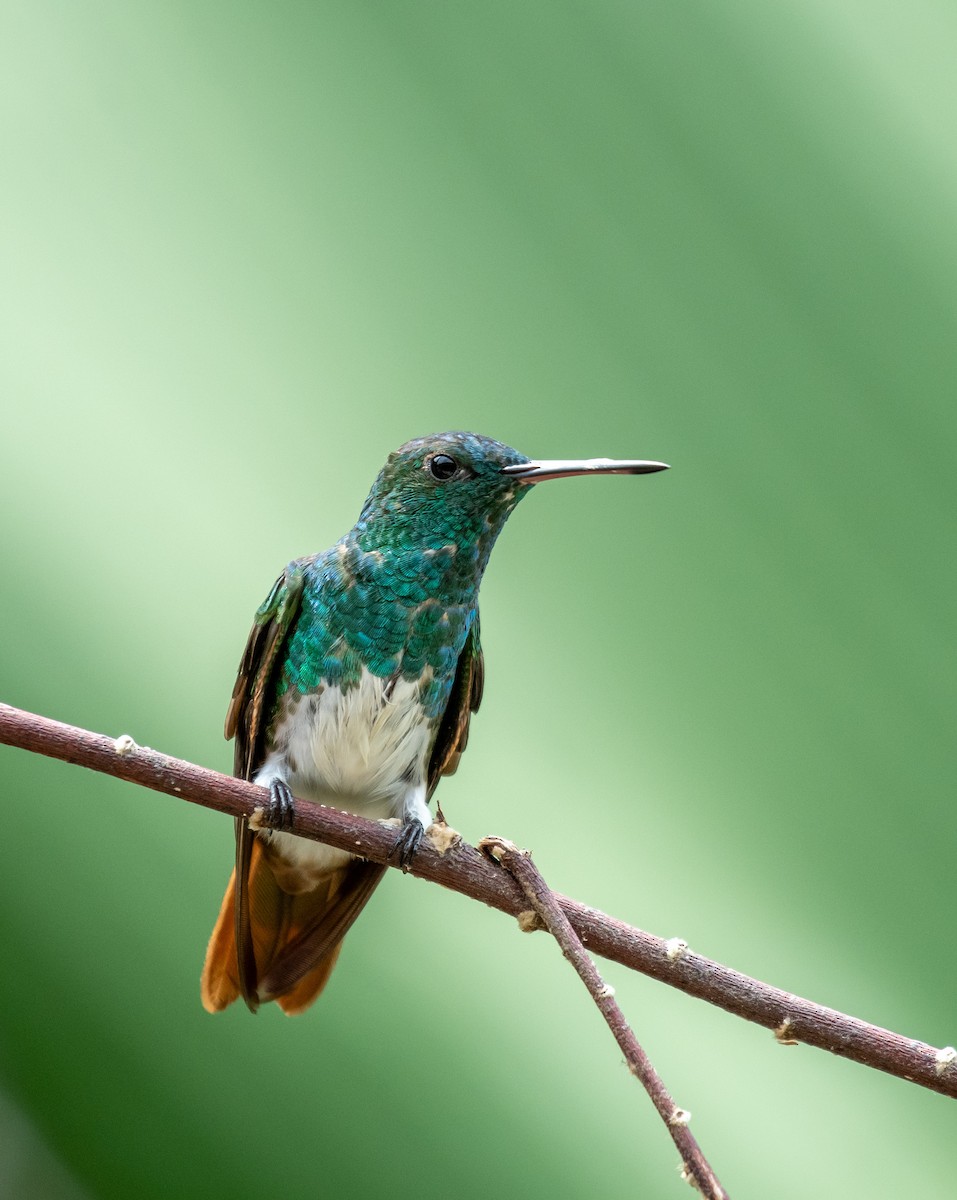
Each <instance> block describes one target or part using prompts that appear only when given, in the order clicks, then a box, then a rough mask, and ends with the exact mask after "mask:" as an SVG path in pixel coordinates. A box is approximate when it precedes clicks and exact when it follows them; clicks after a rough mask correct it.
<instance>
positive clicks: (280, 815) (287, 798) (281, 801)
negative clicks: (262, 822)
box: [266, 778, 296, 829]
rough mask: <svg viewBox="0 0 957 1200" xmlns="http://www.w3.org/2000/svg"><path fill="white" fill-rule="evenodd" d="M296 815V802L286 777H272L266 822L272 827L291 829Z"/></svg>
mask: <svg viewBox="0 0 957 1200" xmlns="http://www.w3.org/2000/svg"><path fill="white" fill-rule="evenodd" d="M295 816H296V808H295V802H294V800H293V796H292V792H291V791H290V790H289V784H288V783H286V781H285V779H278V778H275V779H270V781H269V804H268V805H267V806H266V824H267V825H268V826H269V828H270V829H291V828H292V823H293V820H294V818H295Z"/></svg>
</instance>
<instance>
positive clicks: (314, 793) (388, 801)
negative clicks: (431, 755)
mask: <svg viewBox="0 0 957 1200" xmlns="http://www.w3.org/2000/svg"><path fill="white" fill-rule="evenodd" d="M418 694H419V685H418V682H411V683H410V682H408V681H406V680H404V679H399V680H396V681H395V682H394V683H393V684H391V686H390V681H389V680H386V679H380V678H378V677H377V676H375V675H371V674H369V672H368V671H366V670H363V673H362V678H361V679H360V681H359V683H358V684H357V685H356V686H355V687H352V688H350V689H349V690H348V691H345V692H343V691H342V689H341V688H339V687H326V688H324V689H323V691H322V693H321V694H320V695H317V696H306V697H302V698H300V699H299V701H298V704H296V705H295V707H294V708H291V711H289V712H288V713H287V716H286V718H285V720H284V721H283V723H282V725H281V727H280V729H279V730H278V736H277V737H276V739H275V740H276V744H277V749H276V750H275V751H274V752H273V753H272V754H270V755H269V757H268V758H267V759H266V761H265V762H264V763H263V765H262V767H261V768H260V769H259V771H258V772H257V774H256V783H259V784H261V785H263V786H268V785H269V784H270V783H271V782H272V780H274V779H277V778H278V779H283V780H285V782H286V783H287V784H288V785H289V787H290V788H291V789H292V792H293V794H294V795H296V796H302V797H303V798H305V799H307V800H313V801H315V802H316V803H318V804H327V805H330V806H332V807H334V808H341V809H344V810H345V811H346V812H353V813H357V814H358V815H359V816H363V817H368V818H370V819H372V820H381V819H383V818H386V817H399V818H401V819H403V820H408V819H409V818H410V817H413V816H414V817H417V818H418V819H419V820H420V821H422V823H423V824H424V825H426V826H427V825H428V824H429V823H430V821H431V816H430V814H429V810H428V807H427V806H426V803H425V791H426V786H425V779H426V770H427V755H428V752H429V748H430V743H431V740H432V725H431V723H430V721H429V719H428V717H427V716H426V715H425V713H424V711H423V709H422V706H421V705H420V704H419V700H418ZM269 841H270V847H271V849H274V850H276V851H277V852H278V853H279V854H280V855H281V856H282V858H283V859H284V860H285V861H287V862H288V863H289V865H290V866H302V867H303V868H305V869H307V870H309V871H312V872H315V871H319V872H323V873H325V872H327V871H329V870H334V869H336V868H337V867H340V866H343V865H344V864H345V863H346V862H347V861H348V859H349V857H350V856H349V855H348V854H347V853H346V852H345V851H343V850H336V849H334V848H333V847H331V846H324V845H322V844H321V843H320V842H312V841H308V840H307V839H305V838H298V837H294V836H293V835H292V834H288V833H280V832H278V831H271V833H270V835H269Z"/></svg>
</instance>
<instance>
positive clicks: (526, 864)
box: [479, 837, 727, 1200]
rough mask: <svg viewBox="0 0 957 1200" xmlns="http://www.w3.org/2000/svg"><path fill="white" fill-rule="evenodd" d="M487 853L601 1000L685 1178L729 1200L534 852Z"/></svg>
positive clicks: (503, 847)
mask: <svg viewBox="0 0 957 1200" xmlns="http://www.w3.org/2000/svg"><path fill="white" fill-rule="evenodd" d="M479 849H480V850H483V851H484V852H485V853H486V854H488V855H489V856H490V857H491V858H493V859H494V860H495V861H496V862H499V863H501V864H502V866H503V867H504V868H505V870H506V871H508V873H509V874H510V875H511V876H512V877H513V878H514V879H516V880H517V881H518V884H519V886H520V887H521V889H522V891H523V892H524V893H525V895H526V896H527V897H528V902H529V904H531V906H532V908H533V909H534V910H535V912H536V913H537V914H538V916H539V917H540V918H541V919H542V921H544V923H545V926H546V927H547V929H548V931H549V933H550V934H551V935H552V937H554V939H555V941H556V942H558V944H559V946H560V947H561V950H562V953H563V954H564V955H565V957H566V958H567V959H568V961H569V962H570V963H571V964H572V966H573V967H574V968H575V970H576V971H577V972H578V974H579V976H580V977H581V980H582V982H583V983H584V985H585V987H586V988H588V991H589V994H590V995H591V998H592V999H593V1000H594V1001H595V1005H596V1007H597V1008H598V1011H599V1012H600V1013H601V1015H602V1016H603V1017H604V1018H605V1022H606V1024H607V1025H608V1028H609V1029H610V1030H611V1032H612V1036H613V1037H614V1039H615V1041H616V1042H617V1043H618V1045H619V1047H620V1048H621V1052H622V1053H623V1054H624V1056H625V1061H626V1062H627V1064H628V1069H629V1070H630V1071H631V1073H632V1075H634V1076H635V1077H636V1078H637V1079H638V1080H639V1081H640V1083H641V1085H642V1087H643V1088H644V1089H645V1091H646V1092H647V1093H648V1095H649V1096H650V1097H651V1102H652V1104H654V1106H655V1108H656V1109H657V1110H658V1115H659V1116H660V1117H661V1119H662V1121H664V1123H665V1128H666V1129H667V1130H668V1132H669V1134H670V1135H671V1139H672V1141H673V1142H674V1144H675V1145H676V1146H677V1147H678V1153H679V1154H680V1155H681V1158H682V1161H683V1163H684V1172H683V1174H684V1176H685V1178H687V1179H688V1180H689V1181H693V1182H694V1184H695V1186H696V1187H697V1189H698V1191H699V1192H700V1193H701V1194H702V1196H706V1197H708V1200H727V1193H726V1192H725V1190H724V1188H722V1186H721V1184H720V1183H719V1182H718V1177H717V1175H715V1173H714V1171H713V1169H712V1167H711V1164H710V1163H709V1162H708V1160H707V1159H706V1158H705V1156H704V1153H703V1152H702V1150H701V1147H700V1146H699V1145H698V1143H697V1141H696V1139H695V1136H694V1134H693V1133H692V1132H691V1130H690V1129H689V1128H688V1122H689V1120H690V1119H691V1114H690V1113H688V1112H686V1111H685V1110H684V1109H681V1108H679V1107H678V1106H677V1105H676V1104H675V1102H674V1100H672V1098H671V1093H670V1092H669V1091H668V1089H667V1088H666V1087H665V1085H664V1081H663V1080H662V1078H661V1076H660V1075H659V1074H658V1072H657V1071H656V1070H655V1068H654V1067H653V1066H652V1063H651V1059H650V1058H649V1057H648V1055H647V1054H646V1053H645V1051H644V1050H643V1049H642V1047H641V1044H640V1043H639V1041H638V1039H637V1038H636V1037H635V1034H634V1031H633V1030H632V1028H631V1026H630V1025H629V1024H628V1022H627V1021H626V1020H625V1014H624V1013H623V1012H622V1011H621V1008H620V1007H619V1005H618V1002H617V1001H616V1000H615V989H614V988H612V987H609V986H608V984H606V983H605V981H604V980H603V979H602V977H601V976H600V975H599V974H598V970H597V968H596V967H595V964H594V963H593V962H592V960H591V959H590V958H589V957H588V952H587V951H586V949H585V947H584V946H583V945H582V943H581V939H580V938H579V937H578V935H577V934H576V933H575V930H574V929H573V928H572V925H571V922H570V921H569V920H568V918H567V917H566V916H565V914H564V912H563V911H562V907H561V905H560V904H559V903H558V899H557V897H556V896H555V893H554V892H553V891H552V890H551V888H550V887H549V886H548V884H547V883H546V882H545V880H544V879H543V878H542V876H541V872H540V871H539V869H538V867H536V866H535V864H534V863H533V862H532V859H531V856H530V855H529V854H528V852H527V851H526V852H524V853H523V852H522V851H521V850H519V848H518V847H517V846H516V845H514V844H513V843H512V842H508V841H506V840H505V839H504V838H497V837H487V838H483V839H482V841H481V842H480V843H479Z"/></svg>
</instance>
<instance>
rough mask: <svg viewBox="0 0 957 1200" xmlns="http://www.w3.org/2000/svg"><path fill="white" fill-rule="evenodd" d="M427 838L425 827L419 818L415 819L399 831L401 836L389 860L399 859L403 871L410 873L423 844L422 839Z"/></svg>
mask: <svg viewBox="0 0 957 1200" xmlns="http://www.w3.org/2000/svg"><path fill="white" fill-rule="evenodd" d="M424 837H425V826H424V825H423V824H422V822H421V821H420V820H419V819H418V818H417V817H413V818H412V819H411V820H410V821H406V823H405V824H404V825H403V826H402V828H401V829H400V830H399V836H398V837H397V838H396V839H395V841H394V842H393V843H392V849H391V850H390V851H389V858H390V859H394V858H398V860H399V866H400V867H401V868H402V870H403V871H408V869H409V867H410V866H411V865H412V859H413V858H415V852H416V851H417V850H418V848H419V846H420V845H421V844H422V839H423V838H424Z"/></svg>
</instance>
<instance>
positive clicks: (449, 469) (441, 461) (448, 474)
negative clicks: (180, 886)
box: [429, 454, 459, 482]
mask: <svg viewBox="0 0 957 1200" xmlns="http://www.w3.org/2000/svg"><path fill="white" fill-rule="evenodd" d="M458 469H459V464H458V463H457V462H456V461H455V459H454V458H452V457H451V456H450V455H448V454H433V455H432V457H431V458H430V459H429V471H430V473H431V475H432V478H433V479H439V480H441V481H443V482H444V481H445V480H446V479H451V478H452V476H453V475H454V474H455V472H456V471H457V470H458Z"/></svg>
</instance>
